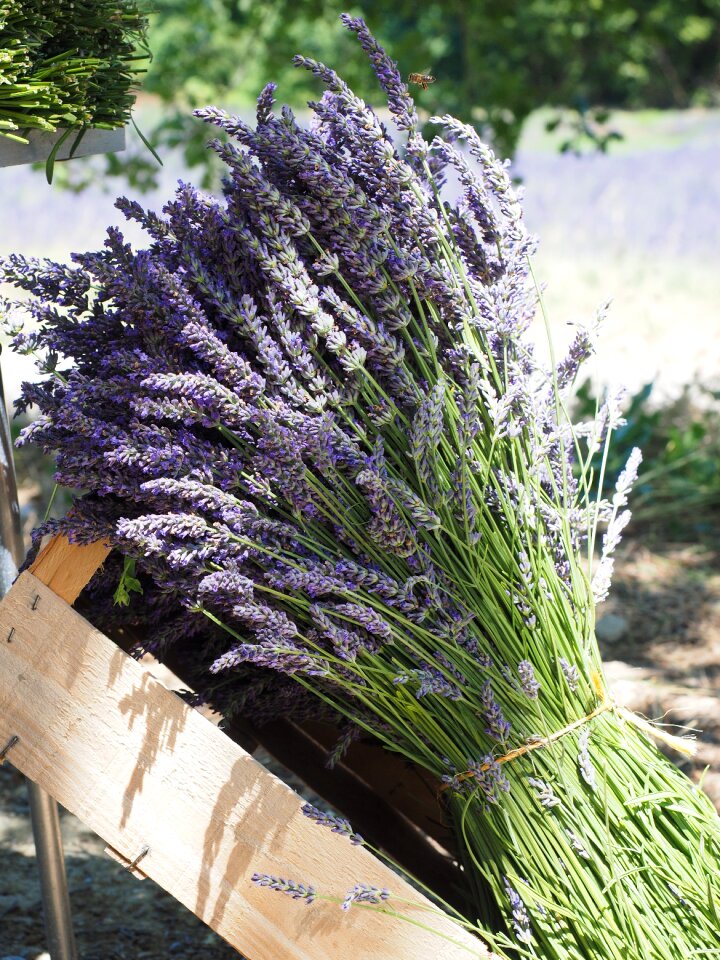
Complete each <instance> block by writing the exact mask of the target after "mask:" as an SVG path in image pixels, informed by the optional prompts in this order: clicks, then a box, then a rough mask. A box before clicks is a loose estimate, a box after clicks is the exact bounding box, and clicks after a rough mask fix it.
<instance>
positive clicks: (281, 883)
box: [250, 873, 317, 904]
mask: <svg viewBox="0 0 720 960" xmlns="http://www.w3.org/2000/svg"><path fill="white" fill-rule="evenodd" d="M250 879H251V880H252V882H253V883H254V884H256V885H257V886H258V887H268V888H269V889H270V890H277V891H278V893H286V894H287V895H288V896H289V897H292V898H293V900H304V901H305V903H307V904H311V903H312V902H313V900H314V899H315V897H316V896H317V890H316V889H315V887H311V886H309V885H307V884H304V883H298V882H297V881H296V880H285V879H283V878H282V877H273V876H271V875H270V874H269V873H254V874H253V875H252V877H251V878H250Z"/></svg>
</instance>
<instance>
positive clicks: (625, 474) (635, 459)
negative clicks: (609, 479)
mask: <svg viewBox="0 0 720 960" xmlns="http://www.w3.org/2000/svg"><path fill="white" fill-rule="evenodd" d="M641 462H642V453H641V452H640V450H639V449H638V447H633V449H632V451H631V453H630V456H629V457H628V459H627V463H626V464H625V466H624V468H623V469H622V471H621V473H620V476H619V477H618V479H617V483H616V484H615V493H614V495H613V506H614V507H616V508H617V507H624V506H625V505H626V504H627V498H628V493H629V492H630V490H631V488H632V485H633V484H634V483H635V481H636V480H637V475H638V469H639V467H640V464H641Z"/></svg>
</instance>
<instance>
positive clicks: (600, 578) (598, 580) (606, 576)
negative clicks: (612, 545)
mask: <svg viewBox="0 0 720 960" xmlns="http://www.w3.org/2000/svg"><path fill="white" fill-rule="evenodd" d="M614 567H615V560H614V559H613V557H608V556H605V557H602V558H601V559H600V563H598V565H597V567H596V569H595V573H594V574H593V578H592V584H591V586H592V593H593V598H594V599H595V603H602V602H603V600H607V598H608V594H609V593H610V585H611V583H612V575H613V568H614Z"/></svg>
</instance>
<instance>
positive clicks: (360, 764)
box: [303, 720, 452, 849]
mask: <svg viewBox="0 0 720 960" xmlns="http://www.w3.org/2000/svg"><path fill="white" fill-rule="evenodd" d="M303 730H304V731H305V732H306V733H307V734H308V735H309V736H311V737H312V738H313V740H315V741H316V742H317V743H318V744H320V745H322V746H323V747H324V748H325V749H326V750H331V749H332V748H333V746H334V745H335V742H336V740H337V736H338V734H337V731H336V730H334V728H332V727H331V726H329V725H328V724H323V723H321V722H319V721H313V720H310V721H307V722H306V723H304V724H303ZM344 762H345V763H346V764H347V766H349V767H350V768H351V769H352V770H353V771H354V772H355V774H356V775H357V776H358V777H360V778H361V779H362V780H364V781H365V783H367V784H368V786H370V787H372V788H373V790H374V791H375V793H376V794H377V796H378V797H381V798H382V799H383V800H384V801H385V802H386V803H388V804H389V805H391V806H393V807H394V808H395V809H396V810H400V811H402V813H403V815H404V816H406V817H407V818H408V819H409V820H410V821H411V822H412V823H414V824H415V826H417V827H418V828H419V829H420V830H422V832H423V833H426V834H427V835H428V836H430V837H432V838H433V839H434V840H435V841H437V843H439V844H440V845H441V846H442V847H445V848H446V849H449V848H450V847H451V845H452V837H451V834H450V830H449V828H448V826H447V824H446V823H444V822H443V814H442V810H441V808H440V803H439V800H438V797H439V796H440V791H441V788H442V784H441V783H440V781H439V780H436V779H435V778H433V777H432V776H431V775H430V774H429V773H427V772H426V771H425V770H421V769H419V768H418V767H413V766H411V765H410V764H408V763H407V762H406V761H404V760H403V758H402V757H400V756H399V755H398V754H396V753H390V752H389V751H387V750H385V749H384V748H383V747H382V746H381V745H380V744H379V743H368V742H356V743H352V744H351V745H350V749H349V750H348V753H347V755H346V758H345V761H344Z"/></svg>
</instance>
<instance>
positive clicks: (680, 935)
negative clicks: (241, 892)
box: [0, 16, 720, 960]
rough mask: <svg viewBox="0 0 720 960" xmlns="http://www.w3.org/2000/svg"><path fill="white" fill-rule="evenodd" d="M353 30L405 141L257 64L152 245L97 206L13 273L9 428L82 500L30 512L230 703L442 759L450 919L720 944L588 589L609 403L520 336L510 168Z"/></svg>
mask: <svg viewBox="0 0 720 960" xmlns="http://www.w3.org/2000/svg"><path fill="white" fill-rule="evenodd" d="M344 21H345V23H346V25H347V27H348V28H349V29H350V30H351V31H353V32H354V33H355V34H356V35H357V38H358V40H359V41H360V44H361V45H362V47H363V49H364V50H365V51H366V53H367V54H368V56H369V59H370V61H371V63H372V66H373V68H374V70H375V72H376V74H377V77H378V79H379V81H380V84H381V86H382V88H383V89H384V91H385V94H386V95H387V101H388V106H389V110H390V114H391V115H392V120H393V123H394V126H395V127H396V128H397V130H398V131H399V134H398V138H397V139H398V140H399V141H401V143H396V142H395V141H394V140H393V138H392V137H391V136H390V134H389V133H388V130H387V129H386V127H385V125H384V124H383V123H382V122H381V120H380V119H379V118H378V116H377V114H376V113H375V112H374V111H373V110H372V109H371V108H370V107H369V106H368V105H366V104H365V103H364V102H363V101H362V100H360V99H359V98H358V97H356V96H355V95H354V94H353V92H352V91H351V90H350V89H349V88H348V86H347V85H346V84H345V83H344V82H343V81H342V80H341V79H340V78H339V77H338V75H337V74H336V73H335V72H333V71H332V70H331V69H329V68H327V67H325V66H324V65H322V64H320V63H317V62H315V61H312V60H309V59H306V58H303V57H298V58H296V63H297V65H298V66H299V67H301V68H304V69H306V70H309V71H311V72H312V73H313V74H314V75H315V76H316V77H317V79H318V81H319V85H320V84H321V85H323V86H324V87H325V91H324V93H322V95H321V96H320V98H319V100H318V101H317V102H315V103H311V104H310V106H311V109H312V114H313V119H312V121H311V123H310V125H309V127H308V128H307V129H305V128H303V127H301V126H300V125H299V124H298V122H297V121H296V119H295V117H294V116H293V113H292V112H291V111H290V110H289V109H288V108H287V107H284V108H282V110H281V112H280V113H279V114H278V113H276V112H275V110H274V106H273V93H274V85H273V84H269V85H268V86H267V87H266V88H265V89H264V90H263V91H262V93H261V95H260V97H259V99H258V108H257V123H256V125H255V127H254V128H253V127H251V126H250V125H248V124H246V123H245V122H244V121H243V120H241V119H239V118H238V117H233V116H228V115H226V114H225V113H223V112H222V111H221V110H218V109H214V108H207V109H204V110H200V111H198V115H199V116H200V117H202V118H203V119H204V120H205V121H207V122H208V123H210V124H214V125H216V126H218V127H220V128H221V129H222V130H223V131H225V133H226V134H228V135H229V140H227V141H224V142H220V141H216V142H213V143H212V144H211V146H212V147H213V149H215V150H216V151H217V152H218V154H219V155H220V157H221V158H222V160H223V161H224V162H225V164H226V165H227V175H226V179H225V181H224V190H223V197H222V198H221V199H216V198H213V197H210V196H203V195H201V194H200V193H198V192H197V191H196V190H195V189H193V187H191V186H189V185H186V184H180V185H179V188H178V190H177V194H176V196H175V198H174V199H173V200H172V201H171V202H169V203H168V204H167V206H166V207H165V208H164V210H163V211H162V214H155V213H152V212H146V211H145V210H143V209H142V208H141V207H140V206H139V205H137V204H136V203H134V202H128V201H126V200H121V201H118V205H119V206H120V208H121V209H122V210H123V211H124V213H125V214H126V216H127V217H128V218H129V219H132V220H136V221H139V222H140V223H141V224H142V225H143V227H144V228H145V230H146V231H147V233H148V234H149V236H150V238H151V243H150V245H149V246H148V248H147V249H143V250H133V249H131V247H130V245H128V244H127V243H125V241H124V239H123V236H122V235H121V233H120V232H119V231H118V230H116V229H111V230H110V231H109V232H108V238H107V240H106V243H105V248H104V250H102V251H100V252H96V253H88V254H77V255H75V256H74V258H73V260H74V263H73V265H70V266H67V265H60V264H56V263H52V262H49V261H36V260H26V259H24V258H22V257H20V256H12V257H9V258H7V259H6V260H5V261H4V262H3V263H2V269H1V271H0V278H1V279H3V280H5V281H8V282H10V283H12V284H15V285H16V286H17V287H20V288H22V289H23V290H25V291H29V293H30V294H31V295H32V296H31V297H30V298H25V299H24V300H23V303H22V306H17V305H16V307H15V308H13V309H12V310H9V311H8V312H9V315H10V316H11V322H13V323H15V322H16V321H17V318H18V315H19V313H21V312H22V311H25V312H26V314H27V315H28V318H27V319H29V322H27V319H26V323H25V326H24V328H23V329H22V330H20V329H16V330H15V346H16V348H17V349H21V350H24V351H26V352H28V353H33V354H35V355H36V357H37V358H38V362H39V363H40V365H41V368H42V369H43V370H44V371H45V373H46V374H47V375H46V376H45V377H44V378H43V379H42V380H41V381H40V382H37V383H26V384H25V385H24V387H23V391H22V396H21V398H20V400H19V401H18V404H17V406H18V410H19V411H25V410H27V409H28V408H30V407H31V406H36V407H37V408H39V415H38V416H37V417H36V419H34V420H33V421H32V422H31V424H30V425H29V426H28V427H26V428H25V429H24V431H23V433H22V436H21V440H20V442H21V443H24V444H27V443H35V444H39V445H40V446H41V447H42V448H43V449H44V450H46V451H48V452H52V453H53V454H54V455H55V457H56V476H57V482H58V483H59V484H62V485H64V486H67V487H71V488H79V489H80V490H81V491H82V493H81V494H79V495H78V496H77V498H76V500H75V503H74V506H73V509H72V511H71V512H70V514H69V515H68V516H66V517H65V518H63V519H61V520H53V521H49V522H48V523H46V524H45V525H44V527H43V528H42V529H41V530H40V531H38V535H39V534H40V533H45V532H48V531H51V532H52V531H61V532H64V533H66V534H68V535H69V536H70V538H71V539H72V540H74V541H77V542H91V541H96V540H100V539H102V540H105V541H107V542H109V543H111V544H112V546H113V547H114V548H115V550H114V552H113V554H112V556H111V559H110V560H109V561H108V563H107V564H106V566H105V568H104V570H103V571H102V572H101V573H100V574H99V575H98V576H97V577H96V579H95V580H94V582H93V584H92V585H91V587H90V591H89V595H88V609H89V612H90V615H91V617H92V618H93V620H94V621H95V622H96V623H98V624H99V625H101V626H103V627H104V628H107V629H109V628H110V627H112V626H113V624H118V623H120V624H124V625H126V626H127V625H129V626H134V627H137V628H139V629H140V630H141V631H142V633H143V636H144V641H143V645H144V649H147V650H150V651H152V652H153V653H154V654H155V655H156V656H158V657H160V658H161V659H162V658H163V656H165V655H167V653H168V651H170V650H172V651H173V654H174V657H175V660H176V661H177V659H178V657H180V658H181V659H184V662H185V664H186V666H187V674H188V675H191V676H192V678H193V683H194V685H195V688H196V690H197V695H198V698H200V699H204V700H205V701H206V702H208V703H210V704H212V705H213V706H214V707H215V708H216V709H218V710H221V711H223V712H224V713H225V714H226V715H228V716H231V715H233V714H241V715H243V716H245V717H248V718H250V719H251V721H252V722H253V723H254V724H261V723H263V722H264V721H266V720H268V719H271V718H273V717H276V716H284V717H294V718H296V719H298V720H302V719H303V717H307V716H315V717H317V716H319V715H323V716H327V717H328V718H334V719H335V720H338V721H339V722H340V723H341V725H342V728H343V731H344V732H343V737H342V739H341V741H340V743H339V744H338V748H337V751H336V754H337V755H338V756H339V755H340V754H341V753H342V751H343V750H344V749H345V748H346V747H347V745H348V743H349V742H350V741H351V740H352V739H353V738H354V737H365V738H373V739H374V740H376V741H379V742H380V743H381V744H383V745H384V746H385V747H387V749H388V750H390V751H394V752H395V753H398V754H400V755H401V756H402V757H403V758H404V759H405V760H406V761H408V762H410V763H412V764H416V765H417V766H418V767H421V768H423V769H424V770H425V771H429V772H430V773H431V774H433V775H434V776H435V777H436V778H437V779H438V781H440V782H441V784H442V789H441V790H440V801H441V805H442V809H443V812H444V815H445V816H446V818H447V820H448V821H449V823H450V824H451V825H452V827H453V829H454V832H455V837H456V841H457V855H458V858H459V861H460V864H461V867H462V869H463V871H464V877H465V880H466V888H467V889H466V891H465V892H466V894H467V901H468V908H467V911H465V913H466V919H465V920H464V921H461V922H466V923H467V924H468V926H470V927H471V928H472V929H475V930H477V932H478V934H479V935H480V936H481V937H482V938H484V939H485V941H486V942H488V943H490V944H491V945H492V946H493V948H494V949H496V950H497V951H499V952H501V953H502V954H503V955H504V956H509V957H543V958H564V960H568V958H574V960H578V958H586V957H587V958H589V957H592V958H595V960H600V958H608V960H610V958H612V960H631V958H637V960H640V958H642V960H653V958H662V960H669V958H678V960H680V958H683V960H685V958H687V957H689V956H694V957H700V956H702V957H709V956H714V955H720V946H718V944H720V936H719V934H720V923H719V921H718V910H719V909H720V873H719V871H718V865H719V862H718V854H719V853H720V829H719V828H718V820H717V817H716V814H715V811H714V809H713V807H712V805H711V804H710V802H709V800H708V799H707V798H706V797H705V796H704V795H703V793H702V792H701V790H700V789H699V788H697V787H696V786H695V785H693V783H691V781H690V780H689V779H687V778H686V777H685V775H684V774H683V773H681V772H680V771H679V770H678V769H677V768H676V766H674V765H673V764H672V763H671V762H670V760H668V759H666V758H665V757H664V756H663V755H662V754H661V753H660V752H659V751H658V749H657V747H656V745H655V743H654V742H653V741H654V738H653V737H652V732H653V729H652V728H651V727H650V725H649V724H648V723H646V722H644V721H642V720H641V719H640V718H637V717H634V716H633V715H631V714H629V713H628V712H627V711H624V710H623V709H622V708H621V706H620V705H617V704H615V703H614V702H613V701H612V699H611V697H610V696H609V694H608V692H607V689H606V686H605V681H604V679H603V673H602V666H601V663H600V658H599V653H598V648H597V644H596V640H595V635H594V611H595V605H596V603H597V602H598V601H601V600H602V599H604V597H605V596H606V595H607V591H608V588H609V583H610V575H611V572H612V563H613V550H614V548H615V546H616V545H617V543H618V541H619V539H620V535H621V531H622V529H623V527H624V526H625V524H626V523H627V521H628V519H629V513H628V511H627V500H628V493H629V490H630V487H631V485H632V481H633V479H634V475H635V474H636V473H637V468H638V463H639V455H638V453H637V452H635V453H633V455H632V457H631V460H630V462H629V463H628V466H627V468H626V470H625V471H624V473H623V474H622V475H621V477H620V479H619V481H618V483H617V487H616V489H615V490H613V491H610V492H609V493H608V494H605V493H604V492H603V476H602V473H603V471H600V475H599V476H595V475H593V473H592V471H591V468H590V462H591V460H592V458H593V455H594V453H595V452H596V450H597V449H598V446H599V445H604V448H605V451H607V443H608V440H609V438H610V434H611V433H612V430H613V428H614V427H615V426H616V425H617V423H618V419H619V412H618V409H617V403H616V402H615V401H613V400H612V399H611V400H610V401H609V402H608V403H607V404H605V406H604V407H603V408H602V409H601V410H599V412H598V416H597V418H596V419H595V420H594V421H593V422H589V423H588V422H586V423H582V424H573V423H572V421H571V418H570V417H569V415H568V412H567V411H568V407H569V402H570V397H571V393H572V385H573V382H574V380H575V378H576V375H577V372H578V368H579V367H580V365H581V364H582V362H583V361H584V360H586V359H587V357H588V356H589V355H590V353H591V352H592V342H591V336H590V333H589V332H588V331H586V330H583V329H579V330H578V332H577V335H576V337H575V339H574V341H573V342H572V344H571V346H570V349H569V353H568V354H567V356H566V357H565V358H564V359H562V360H560V361H559V362H558V363H555V362H554V361H553V363H552V364H551V365H550V366H549V367H548V366H546V365H543V363H542V362H540V361H539V360H538V359H537V358H536V356H535V354H534V352H533V349H532V346H531V343H530V338H529V333H528V327H529V325H530V324H531V322H532V321H533V319H534V318H535V316H536V314H537V313H538V310H539V308H541V299H540V295H539V293H538V290H537V287H536V284H535V282H534V278H533V275H532V270H531V267H530V257H531V255H532V252H533V246H534V243H533V240H532V239H531V238H530V236H529V235H528V233H527V232H526V229H525V227H524V224H523V220H522V213H521V209H520V206H519V204H518V198H517V195H516V193H515V192H514V189H513V185H512V182H511V179H510V177H509V174H508V170H507V167H506V165H504V164H503V163H501V162H499V161H498V160H497V159H496V158H495V156H494V155H493V153H492V151H491V150H490V149H489V148H488V147H487V146H486V145H485V144H484V143H483V142H482V141H481V140H480V139H479V137H478V135H477V134H476V133H475V131H474V130H473V129H472V128H470V127H468V126H465V125H463V124H461V123H460V122H458V121H456V120H455V119H453V118H452V117H443V118H441V119H438V120H436V121H434V122H436V123H437V124H439V125H441V126H442V128H444V130H445V135H444V137H440V136H438V137H436V138H435V139H434V140H432V142H427V140H426V139H425V138H424V137H423V136H422V135H421V133H420V132H419V127H420V124H419V121H418V116H417V113H416V110H415V106H414V104H413V101H412V99H411V97H410V95H409V93H408V90H407V88H406V86H405V85H404V83H403V81H402V79H401V76H400V74H399V73H398V70H397V68H396V65H395V64H394V63H393V62H392V61H391V60H390V59H389V58H388V56H387V55H386V54H385V52H384V51H383V50H382V49H381V48H380V47H379V46H378V44H377V43H376V41H375V40H374V38H373V37H372V35H371V34H370V33H369V32H368V30H367V28H366V26H365V24H364V23H363V22H362V20H359V19H355V18H352V17H349V16H346V17H344ZM449 176H451V177H452V178H453V179H454V180H455V181H457V182H459V184H460V199H459V201H458V202H456V203H450V202H448V201H447V200H445V199H444V198H443V184H444V182H445V179H446V177H449ZM598 531H599V532H598ZM118 599H122V600H124V601H125V605H122V606H121V605H118V604H117V603H116V602H115V601H117V600H118ZM666 739H671V738H669V737H666ZM309 814H310V815H311V816H315V817H316V818H317V817H320V819H321V820H322V819H323V818H322V815H320V814H319V813H318V812H317V811H314V812H313V809H312V808H309ZM325 822H326V823H328V824H330V825H332V824H333V823H334V821H333V820H332V818H331V817H328V818H326V819H325ZM338 823H340V827H338V829H344V828H343V827H342V822H341V821H337V822H336V823H335V826H336V827H337V824H338ZM346 832H349V833H350V835H351V838H353V837H355V835H354V834H352V833H351V831H350V828H349V827H348V829H347V831H346ZM355 839H356V840H357V839H358V838H356V837H355ZM358 842H359V840H358ZM351 855H352V846H351V845H349V846H348V856H351ZM358 879H359V881H362V877H359V878H358ZM256 880H257V882H258V883H261V884H262V885H264V886H268V887H271V888H273V889H274V890H277V891H281V892H285V893H289V894H290V895H292V896H294V897H296V898H297V899H304V900H306V901H308V902H310V901H312V899H313V898H314V897H316V896H319V895H321V894H322V893H323V890H322V877H297V878H292V880H283V879H281V878H273V877H267V876H265V875H262V874H258V876H257V878H256ZM324 893H325V894H327V895H329V894H328V891H324ZM356 894H357V895H356V896H355V897H354V898H353V897H350V900H351V901H353V899H354V901H357V902H359V903H364V905H365V906H366V907H368V908H371V909H376V908H377V909H382V908H383V905H384V903H385V901H386V900H387V899H388V895H389V898H390V899H391V898H392V891H389V894H388V891H372V890H368V889H366V888H365V887H363V885H362V883H359V885H358V887H357V888H356ZM267 895H268V896H275V895H276V894H275V893H274V892H272V890H269V891H268V894H267ZM373 905H377V907H375V906H373ZM298 909H306V907H304V906H302V905H298ZM307 909H312V907H307ZM398 909H399V908H398ZM448 909H452V908H449V907H448ZM338 922H342V914H338ZM428 922H430V921H428Z"/></svg>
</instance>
